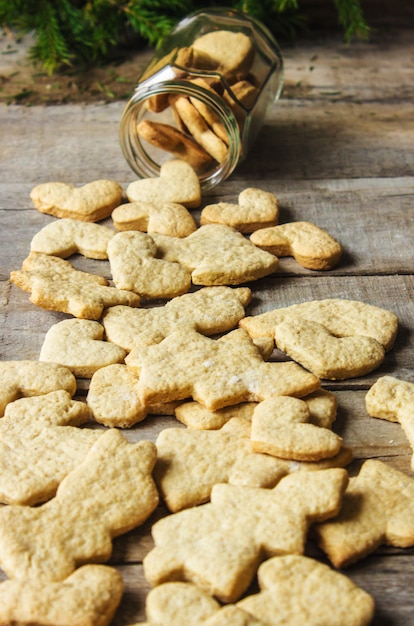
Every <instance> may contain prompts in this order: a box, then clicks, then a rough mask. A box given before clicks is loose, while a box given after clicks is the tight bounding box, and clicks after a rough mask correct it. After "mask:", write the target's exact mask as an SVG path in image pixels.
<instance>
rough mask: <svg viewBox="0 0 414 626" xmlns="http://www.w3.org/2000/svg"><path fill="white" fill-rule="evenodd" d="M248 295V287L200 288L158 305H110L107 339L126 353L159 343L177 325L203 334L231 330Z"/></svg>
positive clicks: (248, 300)
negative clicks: (146, 307)
mask: <svg viewBox="0 0 414 626" xmlns="http://www.w3.org/2000/svg"><path fill="white" fill-rule="evenodd" d="M250 298H251V291H250V289H249V288H248V287H237V288H232V287H226V286H218V287H202V288H201V289H199V290H198V291H195V292H192V293H186V294H184V295H182V296H176V297H175V298H173V299H172V300H170V301H168V302H167V303H166V304H165V305H164V306H160V307H152V308H148V309H145V308H140V309H133V308H131V307H128V306H114V307H110V308H109V309H107V310H106V311H105V314H104V316H103V320H102V323H103V325H104V327H105V333H106V336H107V338H108V339H109V341H113V342H114V343H116V344H118V345H119V346H121V347H122V348H124V349H125V350H127V351H128V352H129V351H131V350H132V349H133V348H134V346H136V347H137V349H139V348H140V346H141V345H142V344H144V345H151V344H152V343H159V342H160V341H162V340H163V339H164V338H165V337H166V336H167V335H168V334H170V333H171V332H172V331H173V330H177V329H178V328H179V327H180V326H185V325H187V326H191V327H193V328H195V330H197V331H198V332H200V333H202V334H203V335H215V334H218V333H222V332H225V331H227V330H231V329H232V328H234V327H235V326H237V323H238V322H239V320H240V319H241V318H242V317H244V314H245V307H246V306H247V305H248V304H249V302H250Z"/></svg>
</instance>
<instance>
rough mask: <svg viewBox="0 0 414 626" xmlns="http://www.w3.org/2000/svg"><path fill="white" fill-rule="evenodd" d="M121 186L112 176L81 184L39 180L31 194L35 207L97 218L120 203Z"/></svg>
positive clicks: (58, 214)
mask: <svg viewBox="0 0 414 626" xmlns="http://www.w3.org/2000/svg"><path fill="white" fill-rule="evenodd" d="M122 193H123V190H122V187H121V185H120V184H119V183H117V182H115V181H113V180H95V181H93V182H91V183H88V184H87V185H84V186H83V187H74V186H73V185H68V184H66V183H54V182H50V183H42V184H41V185H37V186H36V187H35V188H34V189H32V192H31V194H30V197H31V199H32V202H33V204H34V206H35V207H36V209H37V210H38V211H40V212H41V213H48V214H49V215H54V216H55V217H71V218H73V219H77V220H82V221H84V222H98V221H99V220H103V219H105V218H106V217H109V215H111V213H112V211H113V209H114V208H115V207H116V206H118V205H119V204H120V203H121V200H122Z"/></svg>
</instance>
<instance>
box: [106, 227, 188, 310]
mask: <svg viewBox="0 0 414 626" xmlns="http://www.w3.org/2000/svg"><path fill="white" fill-rule="evenodd" d="M173 239H175V237H173ZM108 257H109V263H110V266H111V272H112V277H113V280H114V283H115V285H116V287H117V288H118V289H121V290H127V291H133V292H134V293H137V294H139V295H140V296H142V297H143V298H147V299H153V298H174V297H175V296H180V295H181V294H183V293H186V292H187V291H188V290H189V289H190V287H191V273H190V272H189V271H188V270H187V269H186V268H185V267H183V266H182V265H179V264H178V263H172V262H169V261H167V260H164V259H159V258H157V246H156V244H155V243H154V241H153V239H152V238H151V237H150V236H149V235H146V234H145V233H140V232H137V231H132V230H131V231H125V232H120V233H118V234H117V235H115V237H113V239H111V241H110V243H109V245H108Z"/></svg>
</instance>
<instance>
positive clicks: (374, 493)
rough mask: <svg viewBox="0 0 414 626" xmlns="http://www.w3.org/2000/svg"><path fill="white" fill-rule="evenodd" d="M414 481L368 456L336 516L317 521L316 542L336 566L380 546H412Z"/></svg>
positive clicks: (347, 563)
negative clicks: (324, 520) (325, 520)
mask: <svg viewBox="0 0 414 626" xmlns="http://www.w3.org/2000/svg"><path fill="white" fill-rule="evenodd" d="M413 520H414V480H413V478H411V477H409V476H407V475H405V474H404V473H403V472H400V471H398V470H396V469H394V468H392V467H391V466H390V465H386V464H385V463H383V462H382V461H378V460H376V459H369V460H368V461H365V463H364V464H363V465H362V467H361V470H360V472H359V474H358V476H355V477H353V478H350V480H349V486H348V488H347V490H346V492H345V495H344V500H343V505H342V508H341V511H340V513H339V515H338V516H337V517H336V518H335V519H333V520H331V521H327V522H324V523H322V524H317V526H316V529H315V530H316V533H317V537H318V542H319V545H320V546H321V548H322V550H324V552H326V554H327V555H328V557H329V559H330V561H331V562H332V563H333V565H334V566H335V567H346V566H347V565H350V564H351V563H354V562H355V561H358V560H359V559H362V558H363V557H365V556H367V555H368V554H370V553H371V552H374V550H376V548H378V547H379V546H380V545H384V544H385V545H391V546H395V547H399V548H407V547H409V546H412V545H414V521H413Z"/></svg>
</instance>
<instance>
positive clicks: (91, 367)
mask: <svg viewBox="0 0 414 626" xmlns="http://www.w3.org/2000/svg"><path fill="white" fill-rule="evenodd" d="M103 336H104V327H103V326H102V325H101V324H99V322H95V321H92V320H80V319H76V318H75V319H67V320H63V321H62V322H58V323H57V324H54V325H53V326H51V328H49V330H48V331H47V333H46V336H45V339H44V342H43V345H42V347H41V350H40V355H39V361H47V362H49V363H60V364H61V365H65V366H66V367H67V368H68V369H70V370H71V372H72V373H73V374H74V375H75V376H77V377H80V378H91V376H92V375H93V374H94V373H95V372H96V371H97V370H98V369H100V368H101V367H105V366H106V365H110V364H112V363H120V362H122V361H123V360H124V357H125V355H126V352H125V350H123V349H122V348H120V347H119V346H116V345H115V344H114V343H109V341H103Z"/></svg>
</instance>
